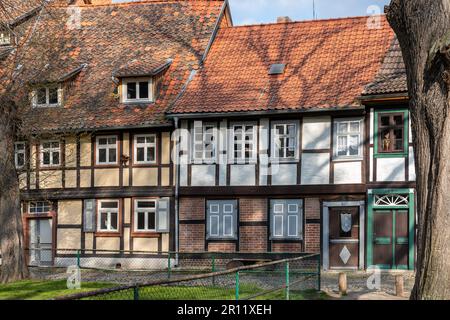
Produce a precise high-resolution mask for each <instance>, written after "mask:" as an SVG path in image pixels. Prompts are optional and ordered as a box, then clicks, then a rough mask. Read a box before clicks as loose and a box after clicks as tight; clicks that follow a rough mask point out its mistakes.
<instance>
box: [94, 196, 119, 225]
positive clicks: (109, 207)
mask: <svg viewBox="0 0 450 320" xmlns="http://www.w3.org/2000/svg"><path fill="white" fill-rule="evenodd" d="M98 231H106V232H115V231H119V201H118V200H101V201H99V205H98Z"/></svg>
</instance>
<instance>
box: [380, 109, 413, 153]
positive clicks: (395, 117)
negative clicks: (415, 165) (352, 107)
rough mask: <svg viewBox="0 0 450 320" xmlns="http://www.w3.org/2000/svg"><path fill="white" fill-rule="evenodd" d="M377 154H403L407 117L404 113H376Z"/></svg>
mask: <svg viewBox="0 0 450 320" xmlns="http://www.w3.org/2000/svg"><path fill="white" fill-rule="evenodd" d="M377 116H378V119H377V120H378V128H377V129H378V137H377V138H378V141H377V143H378V153H403V152H405V151H406V150H405V149H406V148H405V141H407V140H406V139H405V135H406V133H407V130H406V129H407V115H405V113H404V112H399V113H397V112H395V113H378V115H377Z"/></svg>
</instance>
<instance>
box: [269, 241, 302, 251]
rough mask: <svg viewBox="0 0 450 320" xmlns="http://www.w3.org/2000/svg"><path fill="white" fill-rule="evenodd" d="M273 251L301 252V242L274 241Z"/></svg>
mask: <svg viewBox="0 0 450 320" xmlns="http://www.w3.org/2000/svg"><path fill="white" fill-rule="evenodd" d="M272 251H273V252H301V251H302V244H301V243H278V242H276V243H272Z"/></svg>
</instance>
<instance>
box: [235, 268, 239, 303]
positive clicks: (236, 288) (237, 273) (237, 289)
mask: <svg viewBox="0 0 450 320" xmlns="http://www.w3.org/2000/svg"><path fill="white" fill-rule="evenodd" d="M234 290H235V297H236V301H238V300H239V271H237V272H236V287H235V289H234Z"/></svg>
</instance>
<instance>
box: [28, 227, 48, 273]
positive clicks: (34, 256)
mask: <svg viewBox="0 0 450 320" xmlns="http://www.w3.org/2000/svg"><path fill="white" fill-rule="evenodd" d="M29 231H30V262H31V263H32V264H35V265H49V264H51V263H52V260H53V253H52V248H53V236H52V233H53V232H52V219H30V220H29Z"/></svg>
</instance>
